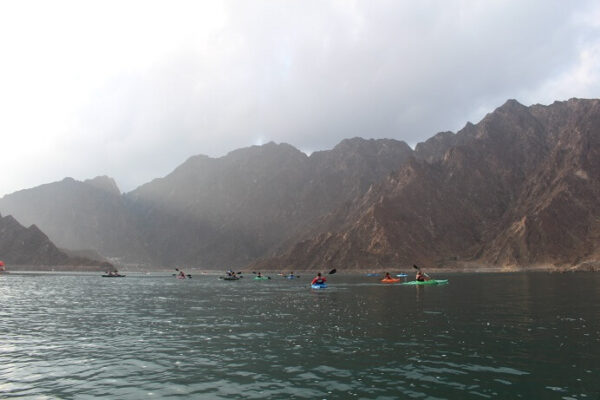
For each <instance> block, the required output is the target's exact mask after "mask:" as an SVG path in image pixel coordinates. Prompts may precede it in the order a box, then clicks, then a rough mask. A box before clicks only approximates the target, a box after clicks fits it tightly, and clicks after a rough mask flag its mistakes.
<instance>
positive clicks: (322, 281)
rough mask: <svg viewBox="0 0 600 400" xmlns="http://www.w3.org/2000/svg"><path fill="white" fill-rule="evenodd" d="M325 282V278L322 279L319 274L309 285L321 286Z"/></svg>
mask: <svg viewBox="0 0 600 400" xmlns="http://www.w3.org/2000/svg"><path fill="white" fill-rule="evenodd" d="M326 280H327V279H325V277H324V276H321V273H320V272H319V273H318V274H317V276H315V279H313V280H312V282H311V283H310V284H311V285H314V284H322V283H325V281H326Z"/></svg>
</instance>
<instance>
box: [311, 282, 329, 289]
mask: <svg viewBox="0 0 600 400" xmlns="http://www.w3.org/2000/svg"><path fill="white" fill-rule="evenodd" d="M310 287H311V288H312V289H325V288H327V284H326V283H313V284H311V285H310Z"/></svg>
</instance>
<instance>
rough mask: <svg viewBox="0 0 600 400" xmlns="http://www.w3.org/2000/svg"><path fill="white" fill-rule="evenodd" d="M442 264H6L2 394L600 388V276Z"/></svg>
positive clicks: (598, 392)
mask: <svg viewBox="0 0 600 400" xmlns="http://www.w3.org/2000/svg"><path fill="white" fill-rule="evenodd" d="M411 273H412V272H411ZM435 277H436V278H449V279H450V283H449V284H448V285H445V286H436V287H433V286H432V287H408V286H401V285H384V284H381V283H379V279H380V278H368V277H364V276H356V275H354V276H348V275H344V274H340V273H338V274H336V275H331V276H329V277H328V278H329V283H330V287H329V288H328V289H325V290H322V291H314V290H310V289H309V288H308V282H309V280H310V278H311V276H308V275H304V276H302V277H301V279H298V280H287V279H283V278H281V277H279V276H272V278H273V279H271V280H270V281H254V280H252V279H251V275H249V276H246V278H244V279H242V280H240V281H234V282H227V281H221V280H218V279H217V277H216V276H200V275H198V276H194V278H193V279H191V280H176V279H174V278H173V277H171V276H170V275H168V276H166V275H162V276H158V275H139V276H134V275H128V276H127V277H126V278H121V279H103V278H101V277H100V276H99V274H98V275H75V274H73V275H59V274H16V273H13V274H10V275H2V276H0V304H1V305H2V307H1V309H0V334H1V336H2V339H1V341H0V398H27V397H30V398H40V399H46V398H47V399H71V398H77V399H86V398H102V397H105V398H121V399H147V398H208V399H211V398H213V399H218V398H248V399H252V398H255V399H259V398H274V399H287V398H310V399H313V398H325V399H338V398H344V399H346V398H365V399H366V398H368V399H392V398H429V399H482V398H483V399H486V398H498V399H507V398H523V399H597V398H599V397H600V370H599V369H598V367H597V365H598V355H600V323H599V322H598V317H599V316H600V302H599V301H598V300H599V299H600V275H598V274H587V273H577V274H545V273H531V274H477V275H475V274H473V275H470V274H453V275H446V276H443V275H441V274H440V275H436V276H435Z"/></svg>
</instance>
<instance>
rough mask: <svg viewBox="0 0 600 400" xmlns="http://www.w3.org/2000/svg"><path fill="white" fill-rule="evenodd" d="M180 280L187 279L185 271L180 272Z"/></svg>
mask: <svg viewBox="0 0 600 400" xmlns="http://www.w3.org/2000/svg"><path fill="white" fill-rule="evenodd" d="M179 279H185V273H184V272H183V271H181V270H180V271H179Z"/></svg>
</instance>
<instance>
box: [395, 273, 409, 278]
mask: <svg viewBox="0 0 600 400" xmlns="http://www.w3.org/2000/svg"><path fill="white" fill-rule="evenodd" d="M396 276H398V277H400V278H403V277H405V276H408V274H405V273H400V274H396Z"/></svg>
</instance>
